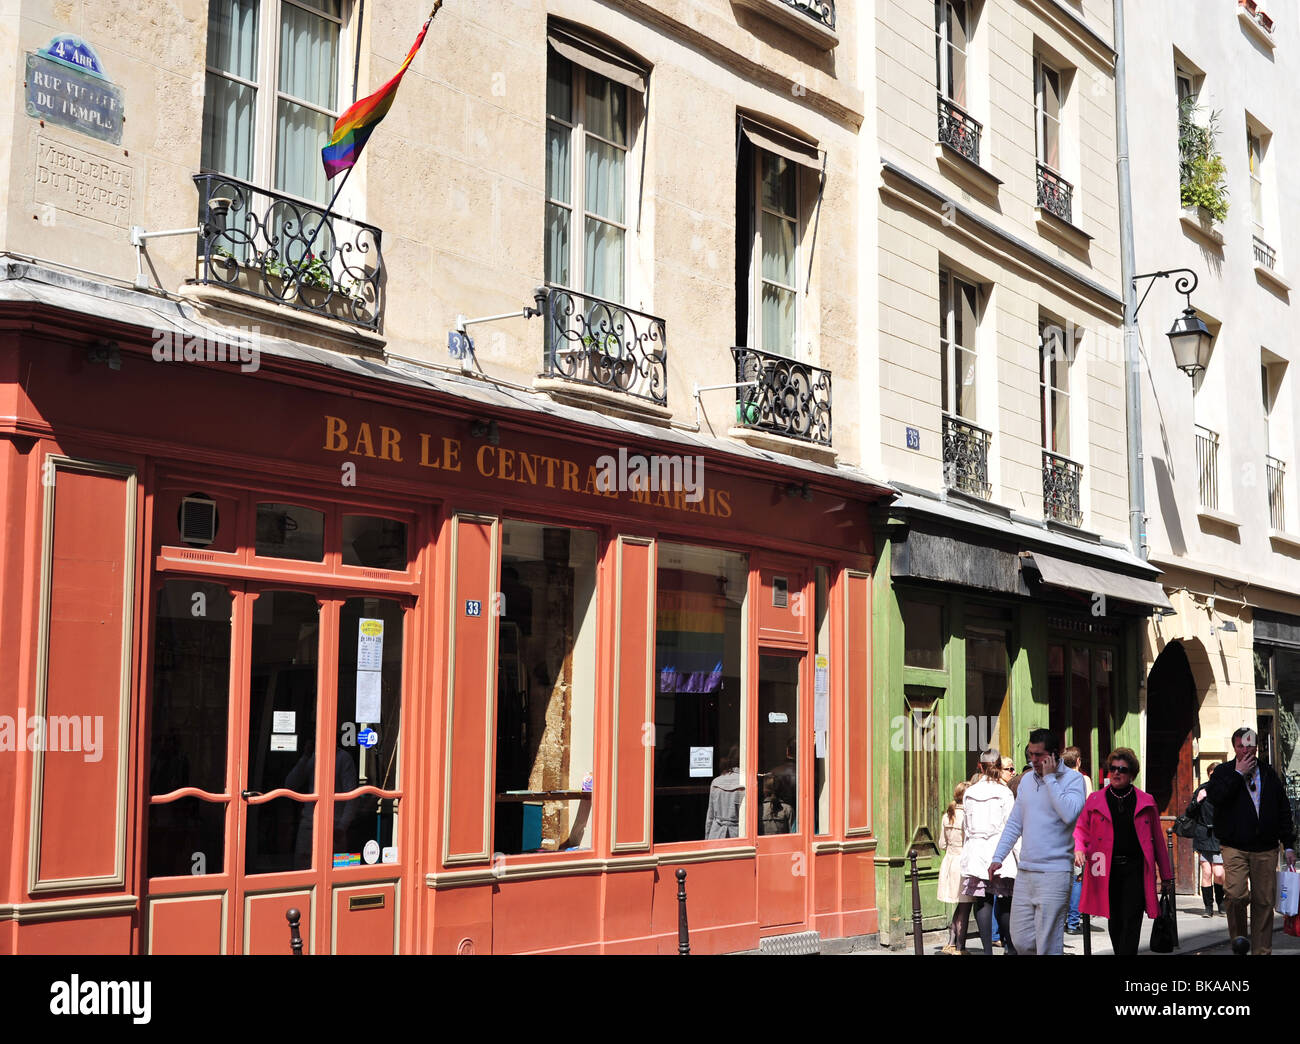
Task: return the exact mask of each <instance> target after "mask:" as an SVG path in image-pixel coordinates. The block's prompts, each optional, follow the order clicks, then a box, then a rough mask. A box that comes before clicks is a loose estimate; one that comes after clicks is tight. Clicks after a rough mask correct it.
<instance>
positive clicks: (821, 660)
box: [813, 566, 832, 834]
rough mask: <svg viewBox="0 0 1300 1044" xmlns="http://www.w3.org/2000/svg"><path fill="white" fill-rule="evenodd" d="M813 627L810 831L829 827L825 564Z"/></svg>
mask: <svg viewBox="0 0 1300 1044" xmlns="http://www.w3.org/2000/svg"><path fill="white" fill-rule="evenodd" d="M814 597H815V598H816V614H817V615H816V619H815V624H816V627H815V629H814V631H813V636H814V638H815V639H816V642H815V645H814V647H813V649H814V652H815V653H816V659H815V661H814V663H813V815H814V817H815V821H814V823H813V833H815V834H829V833H830V829H831V826H830V824H831V779H830V728H831V725H830V722H831V706H830V703H831V656H832V652H831V621H830V611H829V610H830V574H829V570H827V568H826V567H825V566H818V567H817V571H816V591H815V595H814Z"/></svg>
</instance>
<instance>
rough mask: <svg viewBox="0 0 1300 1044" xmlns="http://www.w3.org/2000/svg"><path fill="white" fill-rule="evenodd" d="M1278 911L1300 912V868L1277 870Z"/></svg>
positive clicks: (1288, 913)
mask: <svg viewBox="0 0 1300 1044" xmlns="http://www.w3.org/2000/svg"><path fill="white" fill-rule="evenodd" d="M1277 912H1278V913H1280V914H1287V915H1290V914H1297V913H1300V870H1279V871H1278V872H1277Z"/></svg>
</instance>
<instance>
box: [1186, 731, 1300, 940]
mask: <svg viewBox="0 0 1300 1044" xmlns="http://www.w3.org/2000/svg"><path fill="white" fill-rule="evenodd" d="M1257 745H1258V740H1257V738H1256V736H1255V732H1254V730H1253V729H1238V730H1237V731H1236V732H1234V733H1233V734H1232V749H1233V750H1234V751H1235V752H1236V754H1237V759H1236V761H1225V762H1224V763H1223V764H1222V765H1220V766H1219V767H1218V768H1217V769H1215V770H1214V772H1213V774H1212V775H1211V776H1210V784H1209V787H1208V788H1207V797H1208V800H1210V801H1212V802H1214V833H1215V834H1216V835H1217V836H1218V839H1219V847H1220V848H1221V849H1222V851H1223V874H1224V878H1225V881H1224V884H1225V891H1226V892H1227V898H1228V902H1227V906H1228V937H1229V938H1231V939H1235V938H1237V937H1238V936H1242V935H1245V934H1246V907H1247V904H1249V906H1250V929H1251V931H1250V945H1251V952H1252V953H1272V952H1273V904H1274V902H1275V901H1276V900H1277V878H1276V876H1275V874H1276V871H1277V846H1278V844H1279V843H1281V844H1283V845H1284V846H1285V848H1286V865H1287V869H1288V870H1294V869H1295V823H1294V822H1292V820H1291V804H1290V802H1288V801H1287V798H1286V790H1285V788H1284V787H1283V786H1282V781H1281V780H1279V779H1278V777H1277V773H1276V772H1274V771H1273V770H1272V768H1270V767H1269V766H1268V765H1261V764H1260V763H1259V761H1258V751H1257V749H1256V748H1257ZM1248 885H1249V898H1248V893H1247V886H1248Z"/></svg>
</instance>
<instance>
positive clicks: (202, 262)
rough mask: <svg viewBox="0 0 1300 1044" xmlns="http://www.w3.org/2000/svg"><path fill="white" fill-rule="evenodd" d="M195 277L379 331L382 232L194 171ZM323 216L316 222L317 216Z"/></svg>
mask: <svg viewBox="0 0 1300 1044" xmlns="http://www.w3.org/2000/svg"><path fill="white" fill-rule="evenodd" d="M194 184H195V186H196V187H197V188H198V191H199V220H200V223H201V224H203V225H204V226H205V227H204V232H203V233H202V234H200V236H199V241H198V278H197V281H198V282H199V283H203V284H206V285H209V286H220V287H224V288H226V289H228V290H233V291H235V292H237V293H241V294H249V295H250V296H252V297H259V298H261V299H262V300H264V301H271V302H273V303H275V304H282V305H288V306H289V307H290V308H296V309H298V310H300V311H304V312H311V313H313V314H315V315H321V316H325V317H327V318H330V319H339V320H341V321H343V322H345V323H350V324H351V325H353V326H359V327H362V328H363V329H366V330H378V329H379V325H380V322H381V320H382V319H383V312H384V308H383V287H382V284H381V280H380V272H381V270H382V268H383V255H382V253H381V250H380V239H381V236H382V233H381V232H380V230H379V229H378V228H376V227H375V226H374V225H367V224H365V223H363V222H360V221H352V220H350V219H348V218H345V217H341V216H340V215H338V214H330V215H329V217H328V218H327V219H326V218H325V208H324V207H323V206H320V205H318V204H315V203H307V202H305V201H303V200H300V199H295V198H293V197H291V196H286V195H284V194H282V193H279V192H271V191H268V190H267V189H263V188H258V187H257V186H255V185H250V184H248V183H247V182H244V181H239V180H238V179H236V178H231V177H227V176H225V175H224V174H196V175H194ZM323 219H324V223H323V224H322V220H323Z"/></svg>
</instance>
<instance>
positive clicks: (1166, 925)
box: [1151, 891, 1178, 953]
mask: <svg viewBox="0 0 1300 1044" xmlns="http://www.w3.org/2000/svg"><path fill="white" fill-rule="evenodd" d="M1176 949H1178V911H1177V909H1176V908H1175V906H1174V895H1173V892H1172V891H1166V892H1164V893H1162V894H1161V896H1160V916H1159V917H1157V918H1156V919H1155V923H1154V924H1152V925H1151V952H1152V953H1173V952H1174V951H1175V950H1176Z"/></svg>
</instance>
